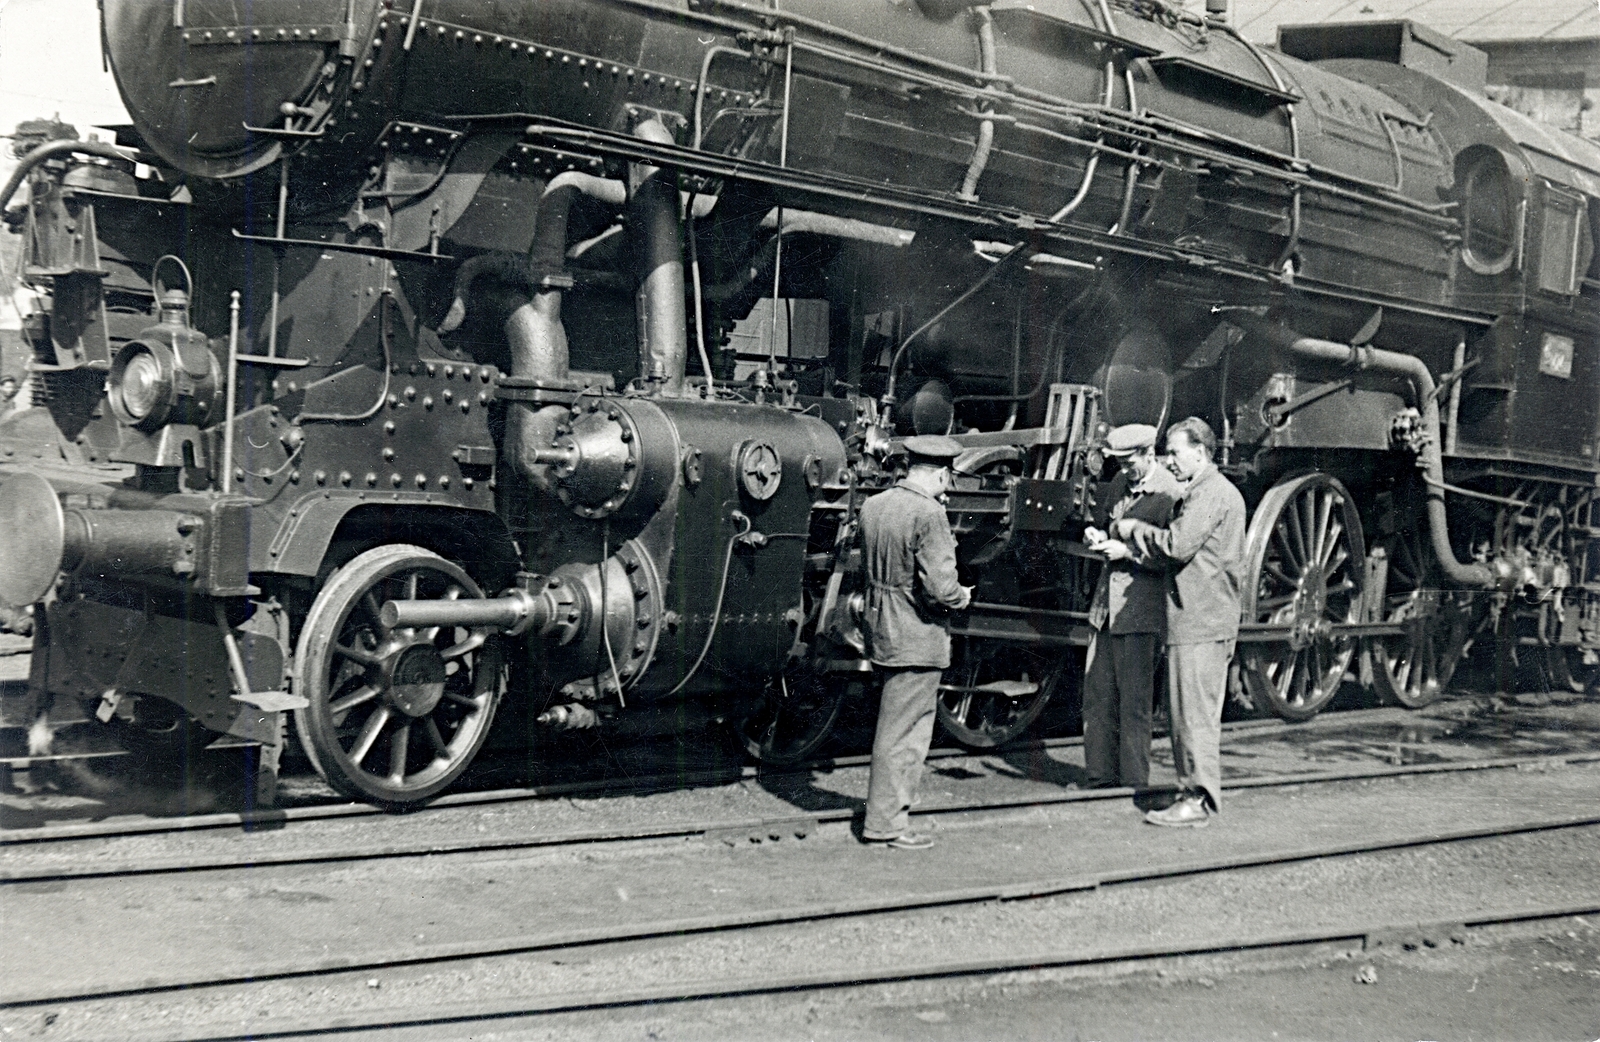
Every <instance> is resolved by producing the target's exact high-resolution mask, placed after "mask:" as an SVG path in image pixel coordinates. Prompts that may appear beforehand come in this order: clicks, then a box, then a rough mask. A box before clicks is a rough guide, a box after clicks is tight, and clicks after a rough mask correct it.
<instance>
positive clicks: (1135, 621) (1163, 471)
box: [1089, 464, 1183, 633]
mask: <svg viewBox="0 0 1600 1042" xmlns="http://www.w3.org/2000/svg"><path fill="white" fill-rule="evenodd" d="M1182 495H1183V486H1182V485H1180V484H1179V483H1178V479H1177V478H1175V477H1173V476H1172V472H1171V471H1170V470H1168V469H1167V468H1166V467H1163V466H1161V465H1160V464H1157V465H1155V466H1153V467H1151V468H1150V471H1149V473H1147V474H1146V475H1145V476H1144V478H1143V479H1142V480H1140V482H1139V483H1138V484H1137V485H1134V486H1132V487H1131V488H1130V487H1129V484H1128V472H1127V471H1122V472H1120V473H1118V474H1117V476H1116V477H1114V478H1112V479H1111V486H1110V488H1109V489H1108V493H1107V496H1106V502H1108V503H1109V504H1111V508H1110V510H1108V511H1106V512H1105V513H1104V514H1102V515H1101V516H1100V517H1098V518H1097V519H1096V520H1097V522H1098V523H1099V524H1100V525H1101V527H1105V528H1109V527H1110V525H1111V523H1112V522H1115V521H1119V520H1121V519H1122V518H1125V517H1126V518H1132V519H1134V520H1137V521H1146V522H1149V523H1150V524H1152V525H1155V526H1157V527H1164V526H1165V525H1166V524H1167V522H1168V521H1170V520H1171V519H1172V506H1173V504H1174V503H1176V502H1177V501H1178V498H1179V497H1180V496H1182ZM1108 624H1109V625H1108ZM1089 625H1091V626H1093V627H1094V628H1095V629H1097V630H1109V632H1111V633H1161V632H1164V631H1165V630H1166V628H1167V574H1166V569H1165V568H1164V567H1162V566H1160V565H1155V566H1154V567H1152V566H1151V565H1150V564H1139V563H1138V562H1136V561H1134V560H1132V559H1124V560H1121V561H1108V562H1107V563H1106V566H1105V568H1104V569H1103V570H1102V571H1101V572H1100V585H1099V586H1098V587H1096V589H1095V592H1094V603H1093V604H1091V605H1090V606H1089Z"/></svg>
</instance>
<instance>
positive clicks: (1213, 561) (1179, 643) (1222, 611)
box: [1108, 416, 1245, 828]
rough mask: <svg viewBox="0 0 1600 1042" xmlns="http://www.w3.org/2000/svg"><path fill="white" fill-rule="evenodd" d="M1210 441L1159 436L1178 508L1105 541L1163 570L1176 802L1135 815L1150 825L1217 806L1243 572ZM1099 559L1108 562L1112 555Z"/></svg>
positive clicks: (1202, 820)
mask: <svg viewBox="0 0 1600 1042" xmlns="http://www.w3.org/2000/svg"><path fill="white" fill-rule="evenodd" d="M1216 448H1217V437H1216V435H1215V434H1213V433H1212V432H1211V427H1210V426H1209V425H1208V424H1207V423H1206V422H1205V421H1204V420H1202V419H1199V418H1198V417H1194V416H1191V417H1189V418H1188V419H1186V420H1181V421H1179V422H1178V423H1175V424H1173V425H1172V426H1171V427H1170V428H1169V429H1168V430H1167V451H1168V452H1170V453H1171V454H1172V465H1173V470H1174V471H1175V472H1176V473H1177V475H1178V478H1179V480H1181V481H1183V482H1184V483H1185V485H1184V490H1183V498H1181V499H1180V500H1179V501H1178V503H1177V504H1176V505H1175V506H1174V507H1173V513H1172V520H1171V521H1170V522H1169V523H1168V524H1167V525H1166V526H1165V527H1160V526H1156V525H1152V524H1150V523H1149V522H1146V521H1141V520H1139V519H1137V518H1130V517H1124V518H1122V519H1121V520H1119V521H1116V522H1113V524H1112V526H1111V527H1112V534H1113V535H1115V536H1117V537H1118V538H1119V539H1121V540H1125V541H1126V542H1125V545H1124V548H1123V550H1122V551H1121V552H1127V553H1129V554H1130V555H1131V556H1132V559H1133V560H1134V561H1135V562H1137V563H1139V564H1144V565H1147V566H1149V567H1154V568H1162V569H1165V570H1166V572H1167V573H1168V575H1169V577H1170V578H1169V579H1168V581H1167V696H1168V699H1169V703H1170V705H1171V709H1172V758H1173V766H1174V767H1175V768H1176V769H1177V773H1178V790H1179V794H1178V799H1177V801H1176V802H1174V803H1173V804H1172V805H1171V806H1170V807H1167V808H1165V809H1164V810H1153V811H1150V812H1149V813H1148V814H1146V815H1145V820H1146V821H1148V822H1149V823H1150V824H1152V825H1167V826H1174V827H1180V828H1184V827H1187V828H1194V827H1197V826H1201V825H1206V824H1208V823H1209V822H1210V820H1211V815H1212V814H1214V813H1216V811H1217V809H1218V807H1219V806H1220V804H1221V799H1222V764H1221V755H1220V749H1219V746H1220V744H1221V739H1222V700H1223V695H1224V693H1225V692H1226V690H1227V686H1228V661H1229V660H1230V659H1231V658H1233V648H1234V643H1235V641H1237V640H1238V637H1239V603H1240V593H1241V589H1242V584H1243V579H1242V573H1243V571H1244V540H1245V509H1244V497H1243V496H1241V495H1240V494H1239V490H1238V489H1236V488H1234V487H1233V483H1232V482H1230V481H1229V480H1228V479H1227V478H1225V477H1223V475H1222V473H1221V472H1220V471H1219V470H1217V468H1216V466H1215V464H1213V463H1212V462H1211V460H1212V457H1213V455H1214V454H1215V453H1216ZM1117 552H1118V551H1117V550H1115V549H1110V550H1108V556H1110V555H1111V554H1115V553H1117Z"/></svg>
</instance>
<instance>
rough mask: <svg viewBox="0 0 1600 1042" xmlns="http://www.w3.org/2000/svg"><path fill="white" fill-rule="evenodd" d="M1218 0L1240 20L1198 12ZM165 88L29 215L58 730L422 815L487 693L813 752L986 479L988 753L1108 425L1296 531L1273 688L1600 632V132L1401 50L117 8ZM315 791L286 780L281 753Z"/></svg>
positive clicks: (1171, 21) (1265, 653)
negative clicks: (869, 504)
mask: <svg viewBox="0 0 1600 1042" xmlns="http://www.w3.org/2000/svg"><path fill="white" fill-rule="evenodd" d="M1208 6H1209V5H1208ZM101 9H102V17H103V42H104V47H105V52H106V58H107V60H108V62H109V65H110V67H111V69H112V71H113V72H114V73H115V75H116V78H117V82H118V84H119V86H120V89H121V91H122V95H123V98H124V100H125V102H126V104H127V108H128V110H129V112H130V113H131V115H132V119H133V123H132V125H131V126H129V127H126V128H122V129H121V130H119V132H118V139H117V143H116V144H115V145H106V144H97V143H92V142H81V141H75V140H58V141H44V142H42V143H40V144H38V146H37V147H35V148H33V149H31V150H30V151H28V152H27V153H26V154H25V155H24V156H23V158H22V165H21V167H20V168H19V172H18V175H17V177H16V178H14V179H13V182H12V184H11V185H9V186H8V187H7V191H6V193H5V194H6V201H8V202H9V200H10V198H11V196H12V194H13V191H14V189H15V188H16V187H17V186H18V184H19V183H20V182H22V181H25V182H26V183H27V185H28V188H29V195H28V200H27V202H26V204H25V205H18V206H17V207H16V208H14V209H13V210H12V211H11V212H10V214H9V216H10V218H11V220H12V223H13V225H14V226H15V227H16V229H17V230H18V231H19V232H20V233H21V234H23V235H24V236H25V237H26V241H25V244H24V245H25V249H26V272H25V274H26V278H27V279H28V280H29V282H30V283H31V284H32V285H33V286H34V287H35V288H37V289H38V290H39V291H40V293H41V294H42V299H43V301H44V304H43V305H42V306H41V308H40V309H39V310H38V311H37V312H36V313H35V314H33V315H32V316H30V318H29V320H28V323H27V326H26V333H27V335H28V337H29V340H30V342H31V344H32V348H33V363H32V367H31V373H30V383H31V386H32V393H33V396H34V401H35V402H36V403H37V405H39V406H41V407H40V408H33V409H27V410H23V411H21V412H18V413H15V414H14V415H13V416H11V417H10V418H8V419H7V420H6V421H4V423H0V453H3V456H0V467H3V468H4V469H3V471H0V476H3V482H4V483H3V486H0V517H3V522H0V523H3V524H4V525H5V527H6V532H7V535H6V539H5V542H4V544H3V545H0V599H3V600H4V601H6V602H7V603H8V604H10V605H13V606H21V605H32V606H33V615H34V620H35V625H36V636H35V641H36V643H35V653H34V656H33V660H32V661H33V665H32V675H31V679H30V684H29V688H28V694H27V698H26V704H22V702H20V701H15V700H13V701H11V702H7V703H6V705H5V706H4V707H3V708H4V713H5V718H4V720H3V721H0V722H4V723H7V724H17V723H27V722H29V721H30V720H32V719H33V718H34V717H35V716H37V715H39V714H44V715H45V716H46V718H48V719H53V720H55V721H58V722H63V721H66V720H70V719H85V718H88V717H96V718H98V719H99V720H100V721H102V722H104V723H106V724H107V725H108V726H111V727H115V728H117V729H118V730H119V731H121V732H122V733H123V734H124V735H125V736H126V737H127V738H128V740H129V741H131V742H143V743H157V742H162V741H179V742H182V741H195V740H202V741H203V740H209V739H210V738H212V737H214V736H216V735H219V734H228V735H234V736H238V737H241V738H245V739H250V740H254V741H257V742H260V743H262V745H263V747H264V748H265V749H266V750H267V752H268V755H267V756H266V757H265V760H266V761H267V763H268V765H269V766H270V765H271V763H272V756H271V753H272V751H273V750H275V749H276V748H277V747H278V746H279V744H280V743H281V742H282V741H283V739H284V736H285V734H286V732H287V724H288V721H289V718H291V717H292V721H293V731H294V733H295V734H296V735H297V736H298V740H299V742H300V743H301V744H302V745H303V746H304V749H305V751H306V753H307V754H308V755H309V757H310V759H311V760H312V761H313V762H314V764H315V765H316V767H317V769H318V770H319V771H321V772H322V774H323V775H324V776H325V777H326V778H327V780H328V781H329V782H330V783H331V784H332V785H333V786H335V787H336V788H338V789H339V790H341V791H342V792H344V793H347V794H349V795H351V796H353V797H356V798H360V799H365V800H370V801H374V802H377V803H381V804H386V805H391V806H396V807H403V806H406V805H409V804H415V803H417V802H420V801H423V800H426V799H428V798H429V797H431V796H433V795H435V794H436V793H438V792H440V791H441V790H442V789H444V788H445V787H447V786H448V785H450V784H451V782H452V781H453V780H454V779H456V778H457V777H458V776H459V775H460V774H461V772H462V771H463V770H464V769H465V768H466V767H467V765H468V764H469V763H470V762H471V761H472V759H473V757H474V755H475V754H476V753H477V752H478V750H479V749H480V747H481V746H482V744H483V742H484V739H485V736H486V734H487V733H488V731H489V728H490V724H491V721H492V720H493V718H494V716H495V713H496V709H497V706H499V705H500V704H501V703H502V702H505V701H507V700H513V701H514V702H515V704H516V706H517V708H518V710H519V712H525V713H526V716H527V718H528V719H530V720H537V721H538V722H539V724H540V725H541V726H548V727H578V726H588V725H591V724H594V723H595V722H596V721H598V720H602V719H604V718H606V717H609V716H612V715H614V714H616V713H618V712H630V711H636V710H637V709H638V707H640V706H648V705H651V704H657V703H661V702H663V701H664V700H672V699H683V698H695V699H704V700H709V701H710V702H712V703H714V704H715V705H716V706H717V711H718V712H720V713H725V714H727V715H730V716H735V717H738V718H741V719H744V720H745V723H744V725H743V726H744V733H745V738H746V742H747V744H748V746H749V747H750V749H751V750H752V752H754V753H755V754H756V755H758V756H763V757H767V758H771V759H779V760H781V759H785V758H791V759H792V758H798V757H800V756H802V755H804V754H805V753H806V752H807V751H808V750H809V749H812V748H814V747H815V745H816V743H817V742H818V741H819V740H820V739H821V737H822V736H823V735H825V734H826V731H827V728H828V727H829V726H830V725H831V723H832V721H833V719H834V716H835V715H836V713H837V708H838V705H839V702H840V700H841V698H843V697H845V695H846V693H847V692H850V691H862V690H864V689H865V688H866V687H867V686H868V685H870V684H871V682H872V679H873V676H872V669H871V666H870V663H868V662H867V661H865V660H864V659H863V657H862V652H861V643H860V634H859V628H858V625H857V612H858V610H859V603H860V585H861V575H860V561H859V555H858V553H857V551H856V529H855V518H856V514H857V511H858V509H859V507H860V504H861V503H862V502H863V501H864V499H865V498H866V497H869V496H871V495H873V494H874V493H876V492H877V491H879V490H881V489H883V488H885V487H887V486H888V484H889V483H890V482H891V481H892V480H893V448H894V444H895V439H896V438H899V437H903V436H905V435H906V434H908V433H911V432H932V431H936V432H949V433H951V434H952V435H953V436H954V437H956V438H957V439H958V440H960V441H961V442H962V443H963V445H965V446H966V452H965V453H964V455H963V456H962V457H961V458H960V460H959V461H958V466H959V471H960V478H959V480H958V483H957V484H958V487H957V488H956V489H955V490H954V491H953V492H952V494H951V496H950V500H949V510H950V514H951V519H952V522H953V525H954V527H955V529H956V531H957V533H958V536H959V539H960V546H961V567H962V569H963V571H964V581H967V582H970V583H973V584H975V585H976V587H977V595H976V597H975V601H974V604H973V605H972V607H971V608H970V610H968V611H966V612H964V613H961V614H959V615H957V616H955V617H954V618H953V619H952V620H951V629H952V632H953V633H954V634H955V635H956V637H957V651H956V660H955V665H954V666H953V667H952V669H951V670H950V672H949V673H948V675H947V677H946V682H945V684H944V687H943V690H942V692H941V697H940V716H941V720H942V721H943V723H944V726H945V727H946V728H947V729H948V730H949V731H950V732H952V733H953V734H954V735H955V736H956V737H957V738H959V739H961V740H963V741H966V742H968V743H971V744H975V745H993V744H997V743H1000V742H1003V741H1006V740H1008V739H1010V738H1012V737H1014V736H1015V735H1017V734H1019V733H1020V732H1021V731H1022V730H1023V729H1024V728H1026V727H1027V726H1028V725H1029V724H1030V723H1031V722H1032V721H1033V720H1034V719H1035V718H1036V717H1037V716H1038V714H1039V713H1040V710H1041V709H1042V707H1043V706H1044V704H1045V702H1046V701H1047V700H1048V699H1049V698H1050V697H1051V695H1052V693H1053V692H1055V691H1057V690H1062V689H1066V688H1070V686H1071V685H1072V682H1073V678H1074V673H1075V670H1076V668H1077V667H1076V665H1075V660H1073V659H1072V658H1071V654H1072V649H1073V648H1074V646H1075V645H1080V644H1082V643H1084V642H1085V639H1086V634H1085V618H1086V608H1087V599H1088V593H1089V591H1091V590H1092V589H1093V582H1094V579H1095V575H1096V569H1097V568H1098V567H1099V564H1098V562H1097V561H1096V560H1095V559H1094V558H1093V556H1092V555H1090V554H1089V553H1088V551H1087V550H1086V549H1085V547H1084V546H1083V545H1082V543H1081V541H1080V540H1081V534H1082V529H1083V526H1084V525H1085V523H1086V522H1087V521H1088V519H1089V517H1090V515H1091V512H1092V510H1093V508H1094V504H1095V497H1096V495H1097V492H1098V490H1099V486H1100V481H1101V478H1102V466H1101V459H1100V454H1099V452H1098V450H1097V446H1098V444H1099V439H1100V438H1101V436H1102V434H1103V432H1104V430H1105V429H1106V427H1107V426H1108V425H1111V424H1120V423H1128V422H1149V423H1158V424H1159V423H1164V422H1166V421H1168V420H1170V419H1174V418H1177V417H1181V416H1185V415H1191V414H1192V415H1199V416H1201V417H1204V418H1205V419H1206V420H1207V421H1208V422H1209V423H1210V424H1211V425H1212V426H1213V428H1215V429H1216V430H1217V431H1218V432H1219V435H1220V438H1221V448H1220V457H1221V458H1220V460H1219V462H1220V463H1221V465H1222V467H1223V469H1224V470H1225V472H1226V473H1227V474H1228V475H1229V476H1230V477H1231V478H1232V479H1233V480H1234V481H1236V482H1237V483H1238V484H1239V485H1240V487H1241V488H1242V489H1244V490H1245V492H1246V496H1247V499H1248V501H1249V502H1250V504H1251V508H1252V511H1253V516H1252V521H1251V527H1250V535H1249V555H1250V559H1249V561H1248V569H1249V575H1250V583H1249V587H1248V590H1247V596H1246V606H1245V618H1244V620H1243V631H1242V634H1241V641H1240V651H1239V655H1238V660H1237V676H1238V690H1239V692H1240V693H1241V695H1245V696H1248V697H1249V698H1250V699H1251V700H1252V701H1253V702H1254V703H1255V704H1256V705H1257V707H1259V708H1261V709H1265V710H1271V711H1273V712H1276V713H1278V714H1280V715H1282V716H1285V717H1289V718H1291V719H1304V718H1307V717H1310V716H1311V715H1312V714H1314V713H1316V712H1317V711H1318V710H1319V709H1320V708H1321V707H1322V706H1324V705H1325V704H1326V703H1327V702H1328V701H1329V700H1330V698H1331V697H1332V696H1333V694H1334V692H1335V690H1336V689H1337V688H1338V686H1339V685H1340V683H1341V682H1343V681H1344V680H1346V679H1347V678H1348V677H1350V676H1352V675H1354V676H1356V677H1358V678H1359V679H1360V680H1361V682H1363V683H1365V684H1368V685H1371V686H1374V687H1375V688H1376V689H1377V690H1378V691H1379V692H1380V693H1381V694H1382V695H1384V696H1385V697H1387V698H1389V699H1391V700H1393V701H1395V702H1398V703H1401V704H1403V705H1408V706H1419V705H1423V704H1426V703H1427V702H1429V701H1431V700H1432V699H1434V698H1436V697H1437V696H1438V695H1439V694H1440V693H1441V691H1442V690H1443V688H1444V686H1445V685H1446V684H1447V683H1448V682H1449V680H1450V678H1451V674H1452V671H1453V670H1454V668H1455V666H1456V664H1457V663H1458V662H1459V661H1460V660H1461V658H1462V656H1463V655H1464V654H1465V653H1466V651H1467V649H1468V647H1469V645H1470V644H1471V643H1472V642H1474V641H1476V642H1479V643H1483V642H1486V641H1489V642H1494V644H1495V645H1496V647H1497V648H1498V650H1499V651H1500V652H1501V654H1502V657H1503V658H1504V659H1505V660H1506V661H1512V660H1516V661H1520V662H1533V663H1536V664H1538V665H1540V666H1541V667H1542V668H1543V669H1545V670H1546V672H1547V673H1548V675H1550V676H1552V677H1554V678H1556V679H1558V680H1560V681H1562V682H1570V683H1574V684H1581V683H1583V682H1584V678H1585V674H1586V672H1588V671H1592V670H1593V668H1594V665H1595V663H1596V661H1597V659H1596V652H1597V649H1600V509H1597V505H1596V504H1597V496H1596V493H1597V485H1600V265H1597V262H1596V259H1595V258H1596V250H1595V248H1594V247H1595V241H1596V238H1597V236H1600V148H1596V146H1594V145H1593V144H1591V143H1588V142H1585V141H1582V140H1580V139H1577V138H1574V137H1570V136H1567V135H1564V134H1562V133H1560V132H1557V131H1555V130H1552V129H1549V128H1546V127H1542V126H1540V125H1538V124H1535V123H1533V122H1530V121H1529V120H1527V119H1525V118H1523V117H1521V116H1519V115H1517V114H1515V113H1513V112H1511V111H1510V110H1508V109H1506V108H1503V107H1501V106H1499V105H1497V104H1494V103H1492V102H1490V101H1488V100H1487V99H1486V98H1485V96H1484V94H1483V90H1482V87H1483V82H1482V81H1483V74H1484V59H1483V56H1482V55H1481V54H1480V53H1478V52H1475V51H1474V50H1472V49H1471V48H1470V47H1466V46H1463V45H1461V44H1459V43H1457V42H1456V41H1452V40H1448V39H1445V38H1442V37H1439V36H1437V35H1436V34H1434V33H1431V32H1430V31H1428V30H1427V29H1425V28H1423V27H1421V26H1418V25H1414V24H1411V23H1408V22H1384V23H1367V24H1361V25H1320V26H1310V27H1301V28H1297V29H1285V30H1283V31H1282V33H1281V35H1280V38H1279V44H1278V46H1277V48H1275V49H1263V48H1259V47H1256V46H1252V45H1251V44H1250V43H1248V42H1246V41H1245V40H1244V39H1242V38H1241V37H1240V36H1239V35H1238V34H1237V33H1236V32H1234V31H1233V30H1232V29H1231V28H1230V27H1229V25H1228V23H1227V20H1226V12H1225V10H1208V12H1207V13H1205V14H1198V13H1194V12H1191V11H1188V10H1185V9H1183V8H1181V7H1179V6H1175V5H1173V4H1169V3H1166V2H1163V0H1082V2H1080V0H1035V2H1033V3H1029V4H1020V3H1010V2H1003V0H997V2H992V3H982V2H977V3H973V2H958V0H785V2H784V3H782V4H781V5H780V4H776V3H773V4H766V3H758V2H754V0H541V2H539V3H531V2H530V3H503V2H495V0H274V2H260V3H256V4H253V5H246V6H241V5H238V4H233V3H225V2H221V0H173V2H171V3H168V2H164V0H163V2H150V0H139V2H136V0H103V3H102V5H101ZM268 777H269V779H270V772H268Z"/></svg>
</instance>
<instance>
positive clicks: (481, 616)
mask: <svg viewBox="0 0 1600 1042" xmlns="http://www.w3.org/2000/svg"><path fill="white" fill-rule="evenodd" d="M556 608H557V605H556V603H555V600H554V599H553V598H551V597H549V596H548V595H546V594H537V595H535V594H531V593H529V592H527V591H526V590H508V591H506V592H505V593H503V594H501V595H500V596H498V597H483V598H472V599H470V600H469V599H465V598H463V599H461V600H453V601H442V600H441V601H389V602H388V603H386V604H385V605H384V606H383V608H382V609H381V610H380V611H379V613H378V618H379V620H380V621H381V622H382V623H383V625H384V626H385V627H386V628H388V629H402V630H412V629H432V628H433V627H435V626H461V627H464V628H467V629H479V628H482V627H488V628H489V629H493V630H498V631H499V632H501V633H508V634H512V635H515V634H519V633H525V632H527V631H528V630H538V631H543V630H544V629H546V628H547V627H548V626H549V625H550V624H551V623H552V622H553V621H554V620H555V612H556Z"/></svg>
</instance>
